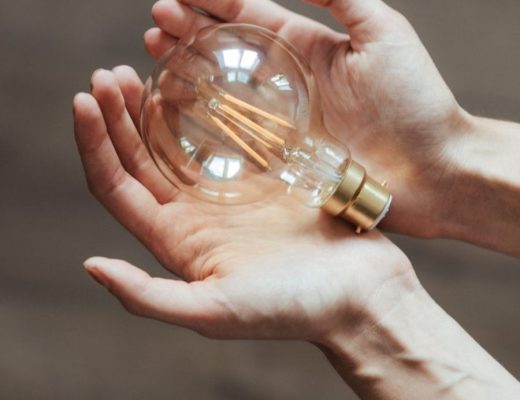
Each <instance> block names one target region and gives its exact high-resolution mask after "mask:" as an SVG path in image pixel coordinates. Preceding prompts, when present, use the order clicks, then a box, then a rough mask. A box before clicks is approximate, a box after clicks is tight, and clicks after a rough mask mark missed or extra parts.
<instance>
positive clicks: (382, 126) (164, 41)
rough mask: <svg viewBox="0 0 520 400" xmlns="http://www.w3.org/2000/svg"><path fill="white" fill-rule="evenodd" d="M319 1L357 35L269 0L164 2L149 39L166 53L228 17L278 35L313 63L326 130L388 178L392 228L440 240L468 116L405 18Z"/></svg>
mask: <svg viewBox="0 0 520 400" xmlns="http://www.w3.org/2000/svg"><path fill="white" fill-rule="evenodd" d="M310 2H311V3H313V4H316V5H327V6H328V7H329V8H330V10H331V11H332V13H333V14H334V15H335V16H336V17H337V19H338V20H339V21H340V22H341V23H342V24H343V25H344V26H345V28H346V29H347V30H348V32H349V34H348V35H347V34H346V33H337V32H334V31H332V30H331V29H329V28H327V27H325V26H324V25H321V24H319V23H317V22H315V21H312V20H310V19H307V18H304V17H303V16H300V15H298V14H295V13H293V12H291V11H289V10H286V9H284V8H282V7H280V6H279V5H277V4H275V3H274V2H271V1H267V0H265V1H253V0H244V1H237V0H225V1H218V2H215V1H207V0H182V1H180V0H160V1H159V2H157V3H156V4H155V5H154V7H153V10H152V15H153V17H154V20H155V22H156V24H157V28H152V29H150V30H149V31H148V32H146V34H145V44H146V47H147V49H148V51H149V53H150V54H151V55H152V56H153V57H154V58H158V57H159V56H160V55H162V54H163V53H164V51H165V50H166V49H168V48H169V47H171V46H172V45H173V44H175V42H176V41H177V40H178V39H179V38H184V37H187V36H191V35H192V34H193V33H194V32H196V31H197V30H198V29H200V28H201V27H203V26H206V25H209V24H214V23H216V22H221V21H224V22H245V23H253V24H256V25H260V26H264V27H266V28H268V29H271V30H273V31H275V32H277V33H278V34H280V35H281V36H283V37H284V38H285V39H287V40H288V41H289V42H290V43H292V44H293V45H294V46H295V47H296V48H297V49H298V50H299V51H300V52H301V53H302V54H303V56H304V57H305V58H306V59H307V60H308V61H309V64H310V66H311V68H312V70H313V72H314V74H315V77H316V79H317V82H318V87H319V88H320V91H321V95H322V109H323V113H324V122H325V125H326V127H327V129H328V130H329V131H330V132H331V133H332V134H333V135H335V136H336V137H337V138H338V139H340V140H343V141H344V142H346V143H347V144H348V146H349V147H350V148H351V149H352V150H353V151H352V153H353V157H354V158H355V159H358V160H360V161H361V162H362V163H363V164H365V165H367V166H369V173H370V174H371V175H373V176H374V177H376V178H379V179H386V180H387V181H388V183H389V186H390V189H391V191H392V193H393V195H394V198H395V201H394V203H393V206H392V209H391V212H390V213H389V215H388V216H387V218H386V219H385V220H384V221H383V224H382V226H383V228H386V229H389V230H393V231H398V232H400V233H406V234H411V235H414V236H420V237H434V236H438V235H439V231H440V230H441V225H442V224H443V222H444V221H442V220H441V210H443V207H444V203H443V202H445V201H448V200H447V196H445V192H446V190H449V188H447V187H445V186H446V185H445V184H444V182H443V178H444V176H446V175H447V174H449V172H450V168H451V169H455V166H454V165H452V163H450V159H449V157H447V156H446V153H445V148H447V147H453V146H454V143H457V136H458V135H459V133H460V135H462V133H463V132H464V131H465V129H466V127H467V126H468V124H469V122H468V115H467V114H466V113H465V112H464V111H463V110H462V109H461V107H460V106H459V105H458V104H457V102H456V100H455V98H454V97H453V95H452V94H451V92H450V90H449V89H448V87H447V86H446V84H445V83H444V81H443V80H442V78H441V76H440V74H439V72H438V71H437V69H436V67H435V65H434V64H433V62H432V60H431V58H430V56H429V55H428V53H427V51H426V49H425V48H424V46H423V45H422V43H421V42H420V40H419V38H418V36H417V35H416V33H415V32H414V30H413V28H412V27H411V25H410V24H409V23H408V22H407V21H406V19H405V18H404V17H403V16H402V15H400V14H399V13H397V12H396V11H394V10H392V9H391V8H389V7H388V6H386V5H385V4H384V3H383V2H382V1H379V0H371V1H368V0H335V1H324V0H321V1H320V0H314V1H310ZM190 6H192V7H197V8H199V9H202V10H203V11H205V12H206V13H208V14H209V15H212V16H213V17H208V16H205V15H201V14H198V13H196V12H195V11H193V10H192V9H191V8H190ZM460 135H459V136H460ZM449 143H450V144H449ZM452 150H453V149H452ZM453 152H454V151H451V152H450V154H453Z"/></svg>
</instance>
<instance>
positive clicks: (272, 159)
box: [141, 24, 350, 207]
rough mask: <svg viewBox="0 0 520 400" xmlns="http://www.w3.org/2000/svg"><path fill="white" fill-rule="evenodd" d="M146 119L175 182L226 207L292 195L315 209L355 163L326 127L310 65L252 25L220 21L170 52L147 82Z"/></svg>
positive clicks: (156, 155)
mask: <svg viewBox="0 0 520 400" xmlns="http://www.w3.org/2000/svg"><path fill="white" fill-rule="evenodd" d="M141 125H142V126H141V134H142V138H143V141H144V143H145V144H146V147H147V149H148V151H149V152H150V154H151V156H152V158H153V160H154V161H155V163H156V164H157V166H158V167H159V169H160V170H161V171H162V173H163V174H164V176H166V178H167V179H168V180H169V181H170V182H171V183H172V184H174V185H175V186H177V187H178V188H179V189H181V190H182V191H184V192H187V193H189V194H191V195H193V196H195V197H197V198H199V199H202V200H206V201H211V202H216V203H221V204H243V203H250V202H254V201H258V200H261V199H265V198H267V197H272V196H273V195H276V194H282V193H290V194H292V195H295V196H297V197H299V198H300V199H301V200H302V201H304V202H305V203H306V204H308V205H310V206H316V207H319V206H321V205H323V204H324V203H325V202H326V201H327V199H328V198H329V197H330V196H331V195H332V193H333V192H334V191H335V190H336V188H337V187H338V185H339V184H340V182H341V180H342V177H343V175H344V171H345V168H346V167H347V164H348V163H349V159H350V156H349V153H348V150H347V149H346V148H345V147H344V146H342V145H341V144H339V143H338V142H337V141H336V140H335V139H334V138H332V137H331V136H330V135H329V134H328V133H327V131H326V129H325V128H324V126H323V124H322V112H321V108H320V99H319V93H318V91H317V88H316V85H315V82H314V80H313V77H312V74H311V72H310V69H309V67H308V66H307V65H306V63H305V61H304V60H302V58H301V56H299V54H298V53H297V51H296V50H295V49H294V48H293V47H292V46H291V45H290V44H288V43H287V42H285V41H284V40H283V39H281V38H280V37H278V36H277V35H275V34H274V33H272V32H270V31H268V30H266V29H263V28H260V27H257V26H253V25H246V24H221V25H214V26H211V27H208V28H205V29H203V30H201V31H199V32H198V33H197V34H196V35H195V37H193V38H191V39H190V40H188V41H181V42H179V43H178V44H177V45H176V46H175V47H173V48H172V49H171V50H170V51H168V52H167V54H165V55H164V56H163V57H162V59H161V60H160V61H159V62H158V64H157V66H156V68H155V70H154V71H153V73H152V75H151V77H150V79H149V80H148V81H147V83H146V87H145V92H144V97H143V104H142V115H141Z"/></svg>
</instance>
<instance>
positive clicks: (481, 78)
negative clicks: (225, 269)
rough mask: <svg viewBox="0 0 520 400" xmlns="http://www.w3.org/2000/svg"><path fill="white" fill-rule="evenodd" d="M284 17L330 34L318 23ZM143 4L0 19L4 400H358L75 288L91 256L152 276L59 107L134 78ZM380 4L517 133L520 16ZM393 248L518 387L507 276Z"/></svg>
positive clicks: (452, 253)
mask: <svg viewBox="0 0 520 400" xmlns="http://www.w3.org/2000/svg"><path fill="white" fill-rule="evenodd" d="M258 1H260V0H258ZM281 3H283V4H285V5H286V6H288V7H290V8H293V9H296V10H300V11H301V12H304V13H306V14H308V15H312V16H313V17H315V18H317V19H320V20H322V21H324V22H326V23H330V24H333V26H335V27H336V28H338V29H340V27H339V26H338V25H336V24H335V23H334V21H333V19H332V18H331V17H330V16H328V14H327V13H326V12H324V11H323V10H316V9H314V8H312V7H310V6H306V5H304V4H303V2H300V1H296V0H293V1H291V0H287V1H281ZM151 5H152V3H151V2H150V1H141V2H138V1H133V2H129V1H124V0H110V1H101V0H90V1H79V0H68V1H64V0H61V1H60V0H56V1H51V2H49V1H47V2H43V1H37V0H17V1H11V2H3V4H2V5H1V6H0V50H1V52H0V56H1V58H0V60H1V61H0V165H1V168H0V178H1V179H0V182H1V185H0V209H1V210H2V211H1V213H0V218H1V219H0V221H1V224H0V250H1V251H0V398H1V399H6V400H7V399H9V400H10V399H23V400H25V399H53V400H55V399H94V398H95V399H97V400H103V399H107V400H108V399H110V400H113V399H170V398H176V399H195V400H210V399H211V400H216V399H223V400H224V399H225V400H232V399H236V400H244V399H252V400H254V399H284V400H287V399H299V400H307V399H308V400H315V399H329V400H332V399H348V398H355V396H354V395H353V394H351V393H350V392H349V390H348V389H347V388H346V387H345V386H344V384H343V383H342V382H341V380H340V379H339V378H338V377H337V376H336V374H335V372H334V371H333V370H332V368H331V367H330V366H329V365H328V364H327V362H326V361H325V359H324V358H323V357H322V356H321V354H320V353H319V352H318V351H317V350H315V349H313V348H312V347H311V346H309V345H307V344H303V343H274V342H248V341H242V342H218V341H212V340H207V339H204V338H202V337H200V336H198V335H197V334H195V333H191V332H189V331H186V330H183V329H179V328H176V327H172V326H167V325H164V324H160V323H157V322H154V321H150V320H142V319H138V318H135V317H132V316H130V315H128V314H126V312H124V311H123V309H122V308H121V307H120V306H119V305H118V304H117V303H116V302H115V301H114V300H113V298H112V297H110V296H109V295H107V294H106V293H104V291H103V290H102V289H100V288H99V287H98V286H97V285H96V284H95V283H93V282H92V281H91V280H90V278H89V277H88V276H86V274H85V273H84V271H83V269H82V266H81V262H82V261H83V260H84V259H85V258H87V257H88V256H90V255H94V254H102V255H107V256H112V257H121V258H126V259H129V260H131V261H132V262H134V263H136V264H138V265H141V266H147V267H148V270H149V271H150V272H152V273H154V274H164V272H162V271H161V269H160V268H159V266H158V265H157V263H156V262H155V261H154V260H153V258H152V257H151V256H150V255H149V254H147V252H146V251H145V250H144V249H143V248H142V246H141V245H140V244H139V243H138V242H137V241H136V240H134V239H133V238H132V237H131V236H130V235H129V234H128V233H127V232H125V231H124V230H123V229H122V228H121V227H120V226H119V225H118V224H117V223H116V222H114V221H113V220H112V218H111V217H110V216H109V215H108V214H107V213H106V212H105V211H104V210H103V208H102V207H101V206H99V205H98V204H97V203H96V202H95V201H94V200H93V198H92V197H91V196H90V195H89V194H88V192H87V190H86V187H85V184H84V181H83V178H82V172H81V168H80V163H79V159H78V156H77V154H76V149H75V145H74V142H73V138H72V119H71V105H70V102H71V98H72V96H73V94H74V93H75V92H77V91H80V90H88V87H89V76H90V73H91V71H92V70H94V69H95V68H97V67H99V66H102V67H112V66H114V65H117V64H122V63H125V64H131V65H133V66H135V67H136V68H137V70H138V71H139V72H140V73H141V75H142V76H143V77H145V76H146V73H147V72H148V71H149V70H150V68H151V62H150V61H149V60H148V57H147V56H146V54H145V52H144V50H143V46H142V33H143V31H144V30H145V29H146V28H147V27H148V26H150V25H151V23H152V22H151V19H150V17H149V9H150V7H151ZM391 5H393V6H395V7H396V8H397V9H398V10H400V11H401V12H403V13H404V14H405V15H407V16H408V17H409V19H410V20H411V21H412V23H413V24H414V25H415V27H416V28H417V30H418V31H419V33H420V35H421V37H422V38H423V40H424V42H425V44H426V45H427V47H428V48H429V49H430V51H431V54H432V56H433V58H434V59H435V61H436V62H437V65H438V66H439V69H440V70H441V72H442V74H443V75H444V77H445V78H446V80H447V81H448V83H449V85H450V87H451V88H452V89H453V91H454V92H455V94H456V96H457V98H458V99H459V101H460V102H461V103H462V104H463V105H464V106H465V107H466V108H467V109H468V110H469V111H471V112H473V113H477V114H485V115H488V116H492V117H499V118H507V119H513V120H517V121H520V107H519V104H520V74H519V73H518V71H519V70H520V46H518V42H519V40H520V24H519V23H518V20H519V19H520V3H519V2H518V1H514V0H496V1H493V2H490V1H484V0H459V1H457V2H453V1H448V0H439V1H435V2H432V1H425V0H415V1H411V0H408V1H405V0H392V1H391ZM519 150H520V149H519ZM467 201H471V199H467ZM393 238H394V239H395V241H396V242H397V243H398V244H399V245H400V246H402V247H403V249H404V250H405V251H406V252H407V253H408V254H409V256H410V257H411V259H412V261H413V262H414V264H415V266H416V268H417V272H418V274H419V277H420V278H421V280H422V282H423V284H424V285H425V286H426V288H427V289H428V290H429V291H430V292H431V293H432V295H433V296H434V297H435V298H436V299H437V301H438V302H439V303H440V304H441V305H442V306H443V307H444V308H445V309H447V310H448V311H449V312H450V313H451V314H452V315H453V316H454V317H455V318H456V319H457V320H458V321H459V322H460V323H461V324H462V325H463V326H464V327H465V328H466V329H467V330H468V331H469V332H470V333H471V334H472V335H473V336H474V337H475V338H476V339H477V340H478V341H479V342H480V343H481V344H482V345H483V346H484V347H485V348H486V349H488V350H489V351H490V352H491V354H493V355H494V356H495V357H496V358H497V359H498V360H499V361H500V362H502V363H503V364H504V365H505V366H506V367H507V368H508V369H510V371H511V372H513V373H514V374H516V375H517V376H519V375H520V344H519V342H518V338H519V337H520V311H519V309H520V308H519V307H518V305H519V304H520V290H519V289H520V265H519V262H518V261H516V260H514V259H512V258H509V257H506V256H502V255H499V254H495V253H492V252H489V251H485V250H481V249H477V248H475V247H473V246H470V245H466V244H462V243H456V242H450V241H421V240H414V239H407V238H402V237H396V236H393ZM519 245H520V244H519Z"/></svg>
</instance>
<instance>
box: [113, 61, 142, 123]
mask: <svg viewBox="0 0 520 400" xmlns="http://www.w3.org/2000/svg"><path fill="white" fill-rule="evenodd" d="M112 72H113V73H114V76H115V77H116V80H117V83H118V85H119V88H120V89H121V93H122V94H123V98H124V100H125V106H126V109H127V111H128V114H129V115H130V118H132V121H133V123H134V125H135V127H136V128H137V130H139V126H140V123H141V98H142V97H143V90H144V85H143V82H141V79H140V78H139V75H137V72H135V70H134V69H133V68H132V67H129V66H128V65H119V66H117V67H115V68H114V69H112Z"/></svg>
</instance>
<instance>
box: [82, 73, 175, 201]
mask: <svg viewBox="0 0 520 400" xmlns="http://www.w3.org/2000/svg"><path fill="white" fill-rule="evenodd" d="M126 72H128V71H126ZM119 78H120V79H121V81H122V84H123V86H124V87H126V84H127V81H126V80H125V78H124V76H123V75H122V74H121V73H120V75H119ZM91 82H92V94H93V96H94V97H95V98H96V100H97V102H98V104H99V107H100V109H101V112H102V114H103V118H104V121H105V125H106V129H107V132H108V135H109V136H110V138H111V139H112V143H113V145H114V148H115V150H116V152H117V155H118V157H119V160H120V161H121V163H122V165H123V167H124V169H125V170H126V171H128V172H129V173H130V174H131V175H132V176H134V177H135V178H136V179H137V180H138V181H139V182H141V183H142V184H143V185H144V186H146V187H147V188H148V189H149V190H150V191H151V192H152V193H153V195H154V196H155V197H156V198H157V200H159V202H161V203H165V202H168V201H170V200H171V199H172V198H173V196H174V195H175V193H176V190H175V189H174V188H173V186H172V185H171V184H170V183H169V182H167V181H166V179H165V178H164V177H163V176H162V174H161V173H160V172H159V170H158V169H157V167H156V165H155V164H154V162H153V160H152V159H151V157H150V155H149V154H148V152H147V150H146V148H145V146H144V144H143V142H142V140H141V137H140V136H139V133H138V131H137V128H136V127H135V124H134V122H133V121H132V118H131V117H130V115H129V113H128V111H127V109H126V104H125V98H124V97H123V94H122V92H121V89H120V87H119V85H118V81H117V79H116V77H115V75H114V73H112V72H111V71H107V70H98V71H96V72H95V73H94V75H93V76H92V81H91ZM131 84H132V83H131ZM133 84H134V85H135V82H133ZM134 89H135V88H134ZM127 90H128V91H130V92H131V91H132V88H131V87H129V88H128V89H127ZM139 98H140V96H139ZM129 101H130V102H134V101H135V99H132V100H129ZM132 107H134V108H135V107H137V106H136V105H135V104H132ZM134 113H136V114H139V112H138V111H135V110H134ZM134 117H135V118H138V117H137V115H134Z"/></svg>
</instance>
